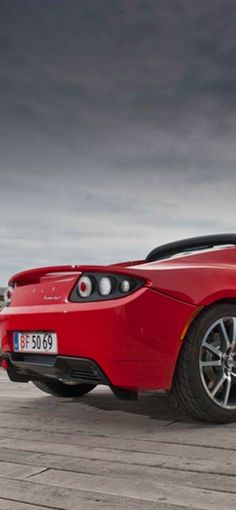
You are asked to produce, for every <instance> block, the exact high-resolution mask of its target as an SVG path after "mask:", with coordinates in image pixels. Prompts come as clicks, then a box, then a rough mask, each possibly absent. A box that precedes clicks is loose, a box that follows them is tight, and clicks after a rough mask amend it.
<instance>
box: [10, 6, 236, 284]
mask: <svg viewBox="0 0 236 510" xmlns="http://www.w3.org/2000/svg"><path fill="white" fill-rule="evenodd" d="M235 27H236V2H235V0H123V1H121V0H97V1H95V0H0V243H1V248H0V284H2V285H3V284H5V283H6V281H7V279H8V277H9V276H10V275H11V274H12V273H14V272H16V271H18V270H21V269H24V268H27V267H33V266H35V265H45V264H54V263H56V264H60V263H67V262H68V263H80V262H81V263H85V262H89V263H91V262H98V263H103V262H104V263H109V262H115V261H116V260H122V259H123V260H126V259H128V258H142V257H144V256H145V255H146V254H147V252H148V251H149V250H150V249H152V248H153V247H154V246H155V245H157V244H160V243H163V242H168V241H171V240H174V239H178V238H180V237H185V236H190V235H198V234H201V233H214V232H223V231H236V214H235V213H236V206H235V202H236V197H235V195H236V192H235V190H236V171H235V168H236V143H235V129H236V28H235Z"/></svg>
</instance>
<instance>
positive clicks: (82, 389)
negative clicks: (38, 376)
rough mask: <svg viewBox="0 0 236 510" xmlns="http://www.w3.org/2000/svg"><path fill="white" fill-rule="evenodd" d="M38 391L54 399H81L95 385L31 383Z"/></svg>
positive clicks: (53, 382) (58, 382)
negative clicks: (54, 397) (52, 396)
mask: <svg viewBox="0 0 236 510" xmlns="http://www.w3.org/2000/svg"><path fill="white" fill-rule="evenodd" d="M32 382H33V384H34V385H35V386H36V387H37V388H39V390H42V391H44V392H45V393H49V394H50V395H54V396H56V397H82V396H83V395H86V393H89V391H92V390H93V389H94V388H95V387H96V384H84V383H81V384H65V383H63V382H61V381H54V380H52V381H32Z"/></svg>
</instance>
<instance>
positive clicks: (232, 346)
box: [231, 317, 236, 354]
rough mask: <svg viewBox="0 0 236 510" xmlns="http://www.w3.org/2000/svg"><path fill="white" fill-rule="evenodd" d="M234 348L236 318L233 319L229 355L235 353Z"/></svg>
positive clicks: (235, 343)
mask: <svg viewBox="0 0 236 510" xmlns="http://www.w3.org/2000/svg"><path fill="white" fill-rule="evenodd" d="M235 346H236V318H235V317H233V324H232V332H231V354H234V353H235Z"/></svg>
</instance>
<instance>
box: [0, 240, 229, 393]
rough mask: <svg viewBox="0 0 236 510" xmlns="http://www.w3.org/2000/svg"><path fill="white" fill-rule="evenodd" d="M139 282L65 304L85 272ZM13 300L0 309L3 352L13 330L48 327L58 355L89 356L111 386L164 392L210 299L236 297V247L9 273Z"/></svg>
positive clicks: (8, 346) (7, 348)
mask: <svg viewBox="0 0 236 510" xmlns="http://www.w3.org/2000/svg"><path fill="white" fill-rule="evenodd" d="M88 271H89V272H94V271H100V272H103V273H104V274H106V273H112V274H120V275H127V276H131V277H132V276H133V277H137V278H141V279H143V282H144V285H143V286H142V287H141V288H139V289H138V290H136V291H134V292H132V293H131V294H129V295H127V296H123V297H121V298H118V299H105V300H101V301H96V302H93V301H92V302H86V301H84V302H78V303H75V302H71V301H70V294H71V291H72V289H73V288H74V286H75V285H76V282H77V281H78V278H79V277H80V275H81V274H82V273H84V272H88ZM10 283H11V284H14V285H15V288H14V291H13V298H12V302H11V305H10V306H9V307H5V308H4V310H3V312H2V313H1V314H0V338H1V343H2V353H3V356H4V354H7V353H11V352H12V351H13V332H14V331H53V332H56V333H57V336H58V351H59V354H60V355H62V356H69V357H78V356H79V357H81V358H88V359H91V360H93V361H95V362H96V363H97V364H98V366H99V367H100V368H101V369H102V371H103V372H104V373H105V374H106V376H107V378H108V379H109V381H110V382H111V384H112V385H114V386H117V387H121V388H122V387H123V388H127V389H135V390H137V389H170V388H171V385H172V380H173V375H174V371H175V366H176V361H177V358H178V354H179V351H180V348H181V345H182V341H183V336H184V334H185V332H186V331H187V329H188V327H189V325H190V324H191V322H192V320H193V317H194V316H195V315H196V314H197V313H199V312H200V311H201V309H202V307H204V306H207V305H209V304H211V303H213V302H214V301H217V300H221V299H226V298H236V248H235V247H234V248H231V247H230V248H229V247H227V248H220V249H219V248H218V249H217V250H207V251H204V252H196V253H191V254H187V255H184V256H178V257H174V258H171V259H165V260H160V261H158V262H151V263H147V262H145V261H136V262H135V261H133V262H127V263H120V264H115V265H110V266H61V267H49V268H39V269H34V270H30V271H25V272H23V273H19V274H18V275H15V276H14V277H12V278H11V280H10Z"/></svg>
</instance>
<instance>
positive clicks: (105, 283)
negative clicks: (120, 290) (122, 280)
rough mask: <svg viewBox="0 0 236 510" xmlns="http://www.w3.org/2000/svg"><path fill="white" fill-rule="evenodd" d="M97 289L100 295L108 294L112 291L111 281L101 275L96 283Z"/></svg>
mask: <svg viewBox="0 0 236 510" xmlns="http://www.w3.org/2000/svg"><path fill="white" fill-rule="evenodd" d="M98 289H99V293H100V294H101V296H109V294H110V293H111V291H112V282H111V280H110V278H108V277H107V276H103V277H102V278H101V280H100V281H99V283H98Z"/></svg>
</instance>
